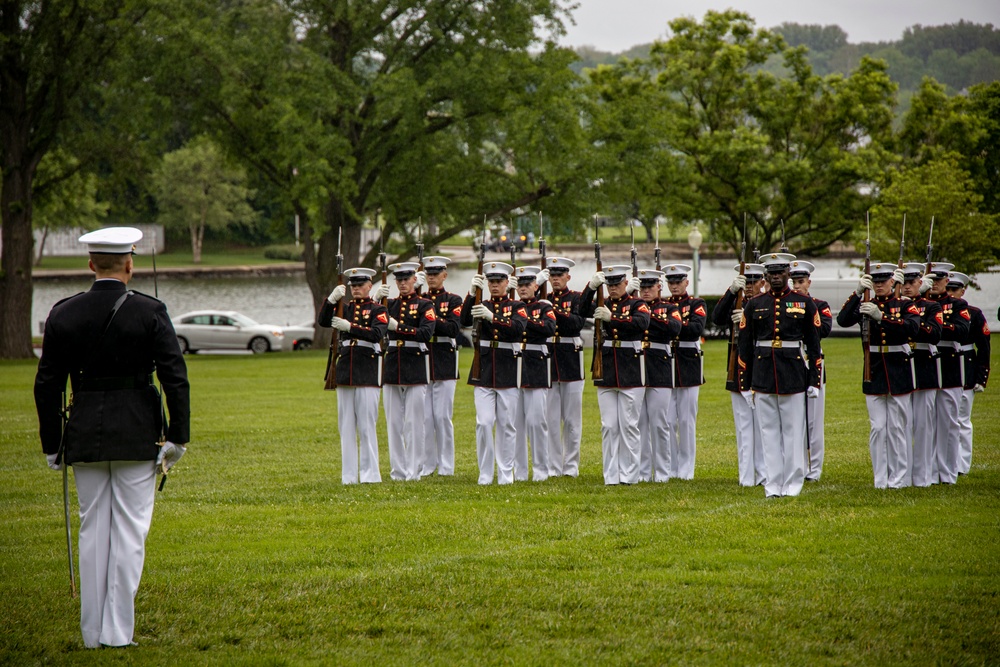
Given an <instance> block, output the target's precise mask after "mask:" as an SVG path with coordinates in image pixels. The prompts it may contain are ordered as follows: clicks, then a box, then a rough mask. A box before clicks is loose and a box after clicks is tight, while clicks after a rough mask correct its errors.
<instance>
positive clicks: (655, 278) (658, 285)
mask: <svg viewBox="0 0 1000 667" xmlns="http://www.w3.org/2000/svg"><path fill="white" fill-rule="evenodd" d="M638 278H639V297H640V298H641V299H642V300H643V301H645V302H646V305H647V306H649V328H648V329H647V330H646V334H645V337H644V338H643V341H642V346H643V353H644V357H645V363H646V391H645V393H644V394H643V400H642V411H641V413H640V415H639V447H640V449H639V481H643V482H648V481H654V482H667V481H669V480H670V426H671V424H670V420H669V411H670V396H671V392H672V391H673V386H674V360H673V356H672V353H673V345H672V343H673V341H674V340H676V338H677V336H678V335H679V334H680V332H681V314H680V311H678V310H677V306H675V305H674V304H672V303H670V302H669V301H667V300H666V299H664V298H663V296H662V291H663V272H662V271H657V270H656V269H639V271H638Z"/></svg>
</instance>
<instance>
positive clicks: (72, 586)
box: [58, 241, 166, 600]
mask: <svg viewBox="0 0 1000 667" xmlns="http://www.w3.org/2000/svg"><path fill="white" fill-rule="evenodd" d="M154 244H155V241H154ZM154 252H155V247H154ZM62 402H63V407H62V411H61V412H60V413H59V417H60V419H61V420H62V432H61V435H60V437H59V457H58V458H59V463H60V465H61V466H62V483H63V515H64V516H65V518H66V555H67V556H68V557H69V592H70V595H71V596H72V597H73V599H74V600H75V599H76V573H75V572H74V571H73V529H72V528H71V527H70V526H71V524H70V522H69V465H68V464H67V463H66V425H67V424H68V423H69V408H67V407H66V389H65V387H64V388H63V392H62ZM70 407H72V402H70ZM164 479H166V477H164Z"/></svg>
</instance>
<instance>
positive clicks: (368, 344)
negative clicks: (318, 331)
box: [318, 297, 389, 387]
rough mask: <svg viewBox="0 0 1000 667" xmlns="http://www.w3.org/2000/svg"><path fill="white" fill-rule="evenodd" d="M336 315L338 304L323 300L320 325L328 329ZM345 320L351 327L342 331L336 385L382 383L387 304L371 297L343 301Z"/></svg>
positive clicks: (374, 384)
mask: <svg viewBox="0 0 1000 667" xmlns="http://www.w3.org/2000/svg"><path fill="white" fill-rule="evenodd" d="M344 298H347V297H344ZM336 314H337V307H336V306H335V305H333V304H332V303H330V302H329V301H324V302H323V307H322V308H321V309H320V311H319V320H318V321H319V325H320V326H321V327H327V328H329V326H330V322H331V321H332V320H333V317H334V315H336ZM344 319H345V320H347V321H348V322H350V323H351V328H350V330H349V331H342V332H340V356H339V357H337V371H336V373H337V384H338V385H341V386H344V387H378V386H381V381H382V374H381V372H380V369H381V366H382V364H381V361H382V347H381V345H382V339H383V338H384V337H385V332H386V329H387V328H388V326H389V314H388V312H387V311H386V309H385V306H383V305H382V304H380V303H376V302H375V301H372V300H371V299H369V298H368V297H365V298H364V299H351V300H348V301H346V302H344ZM361 343H365V344H361Z"/></svg>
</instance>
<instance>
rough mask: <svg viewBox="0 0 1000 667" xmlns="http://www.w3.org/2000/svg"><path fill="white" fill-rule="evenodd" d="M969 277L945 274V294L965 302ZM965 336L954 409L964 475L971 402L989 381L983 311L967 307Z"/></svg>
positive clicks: (968, 462) (969, 452) (960, 467)
mask: <svg viewBox="0 0 1000 667" xmlns="http://www.w3.org/2000/svg"><path fill="white" fill-rule="evenodd" d="M968 284H969V276H967V275H965V274H964V273H959V272H957V271H952V272H950V273H949V274H948V287H947V289H948V295H949V296H951V297H952V298H954V299H963V300H964V299H965V288H966V285H968ZM968 308H969V333H968V335H966V336H964V337H962V338H960V339H959V340H958V341H956V342H957V343H958V345H959V346H960V349H961V352H962V357H963V359H964V362H965V366H964V369H963V370H964V371H965V377H964V379H965V382H964V383H963V385H962V387H963V391H962V401H961V403H959V406H958V423H959V428H960V432H961V439H960V445H961V446H960V449H959V459H958V474H959V475H967V474H968V473H969V469H970V468H971V467H972V403H973V399H974V398H975V396H976V394H977V393H979V392H982V391H985V390H986V383H987V381H988V380H989V378H990V328H989V326H987V324H986V316H985V315H983V311H982V310H980V309H979V308H976V307H975V306H969V307H968Z"/></svg>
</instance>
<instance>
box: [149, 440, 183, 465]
mask: <svg viewBox="0 0 1000 667" xmlns="http://www.w3.org/2000/svg"><path fill="white" fill-rule="evenodd" d="M186 451H187V447H185V446H184V445H175V444H174V443H172V442H170V441H169V440H167V441H166V442H165V443H163V446H161V447H160V453H159V454H157V455H156V467H157V469H159V470H160V471H165V470H170V469H171V468H173V467H174V464H176V463H177V462H178V461H180V460H181V457H182V456H184V452H186Z"/></svg>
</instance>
